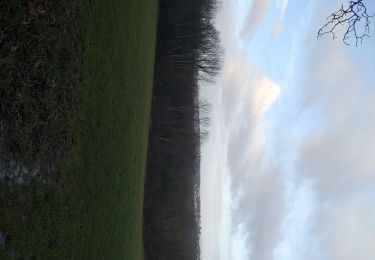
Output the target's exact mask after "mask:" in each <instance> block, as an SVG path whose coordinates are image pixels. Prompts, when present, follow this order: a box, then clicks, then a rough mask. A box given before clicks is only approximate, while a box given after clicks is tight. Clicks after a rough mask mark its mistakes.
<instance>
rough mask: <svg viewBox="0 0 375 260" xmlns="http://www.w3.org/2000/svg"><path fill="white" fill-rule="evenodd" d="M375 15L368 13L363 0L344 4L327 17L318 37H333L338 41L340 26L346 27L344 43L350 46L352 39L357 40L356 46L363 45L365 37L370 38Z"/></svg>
mask: <svg viewBox="0 0 375 260" xmlns="http://www.w3.org/2000/svg"><path fill="white" fill-rule="evenodd" d="M373 16H374V15H369V14H368V13H367V8H366V5H365V4H364V3H363V0H356V1H349V2H348V3H347V4H344V3H342V4H341V7H340V9H338V10H337V11H335V12H334V13H332V14H331V15H330V16H328V17H327V22H326V23H325V24H324V25H323V26H322V27H321V28H320V29H319V31H318V35H317V37H318V38H319V37H321V36H323V35H326V34H328V35H331V36H332V39H336V38H337V36H336V30H337V28H338V27H340V26H346V31H345V34H344V36H343V38H342V41H343V42H344V43H345V44H346V45H350V44H349V42H348V41H349V39H350V38H351V37H354V38H355V44H356V46H358V43H360V44H362V42H363V39H364V38H365V37H369V33H370V23H371V21H370V18H372V17H373Z"/></svg>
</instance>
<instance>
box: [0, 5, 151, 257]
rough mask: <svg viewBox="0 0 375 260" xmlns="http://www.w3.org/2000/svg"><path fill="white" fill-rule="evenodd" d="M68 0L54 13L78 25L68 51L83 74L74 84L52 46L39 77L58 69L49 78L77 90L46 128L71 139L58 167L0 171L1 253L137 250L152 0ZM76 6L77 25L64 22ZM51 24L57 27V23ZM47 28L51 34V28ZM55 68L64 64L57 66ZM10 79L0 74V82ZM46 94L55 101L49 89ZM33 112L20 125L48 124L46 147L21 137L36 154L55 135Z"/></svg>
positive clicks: (138, 253) (121, 253)
mask: <svg viewBox="0 0 375 260" xmlns="http://www.w3.org/2000/svg"><path fill="white" fill-rule="evenodd" d="M12 1H13V0H12ZM36 2H38V1H36ZM40 2H41V1H40ZM73 2H74V1H62V2H61V3H62V5H64V4H66V6H65V7H66V9H64V12H65V13H63V14H61V15H62V16H63V17H64V15H66V17H65V18H66V22H67V24H66V28H68V27H69V26H70V27H69V28H76V30H79V34H80V35H82V39H81V43H80V46H81V47H82V48H81V51H79V52H76V54H77V55H80V56H79V59H74V56H72V58H71V59H69V61H72V62H73V64H72V66H73V67H74V66H77V64H78V63H79V66H77V67H78V68H79V71H80V72H79V73H78V74H79V75H80V77H81V80H80V81H79V83H77V84H75V85H74V84H73V83H74V82H78V80H76V79H74V80H72V81H69V80H68V79H69V77H77V73H70V71H69V66H66V65H65V67H64V66H62V65H61V64H60V63H61V59H59V58H58V57H59V56H58V55H57V58H56V59H50V60H49V63H46V68H47V67H49V66H56V67H58V68H59V69H60V72H59V73H55V74H53V73H52V74H51V75H49V74H48V75H47V76H46V78H47V79H50V78H51V77H54V75H56V74H57V75H59V77H60V78H61V79H59V80H58V81H57V83H59V82H63V83H64V82H69V84H68V83H67V84H65V85H64V84H63V83H61V88H63V87H64V86H69V87H72V89H73V90H72V93H73V95H74V96H75V97H76V102H75V103H74V102H73V101H69V102H71V103H66V104H64V105H65V106H66V107H67V108H66V111H69V112H66V113H65V112H64V113H65V114H64V116H65V117H64V118H65V119H64V120H62V121H59V123H56V124H55V125H53V127H54V128H57V129H52V130H49V131H55V132H57V133H59V129H65V130H64V134H63V135H62V137H61V138H62V139H61V140H72V143H71V144H70V145H68V146H67V147H68V148H64V149H66V150H67V152H64V153H56V154H64V157H58V158H59V159H58V160H59V165H60V170H59V171H58V173H55V174H53V176H52V175H51V176H48V175H47V174H44V175H42V176H41V177H38V178H34V179H32V180H31V181H30V182H29V184H27V185H15V184H9V183H7V181H6V180H1V181H0V182H1V186H0V189H1V190H0V191H1V192H0V196H1V197H0V198H1V201H0V231H1V232H3V233H5V234H7V235H8V239H7V243H6V244H5V245H3V246H2V247H0V258H1V259H3V258H5V259H6V258H10V257H12V256H18V257H21V258H22V259H32V258H34V259H141V258H142V256H143V244H142V209H143V184H144V173H145V163H146V152H147V140H148V129H149V120H150V107H151V104H150V103H151V94H152V79H153V64H154V49H155V42H156V38H155V37H156V21H157V3H156V1H154V0H112V1H102V0H84V1H83V2H82V3H81V5H79V7H77V5H75V4H71V3H73ZM69 8H73V9H72V10H69ZM74 8H79V10H78V11H79V12H80V14H81V19H80V20H79V22H78V25H79V26H75V25H77V24H69V23H70V22H69V21H72V22H71V23H76V22H77V21H76V20H74V19H69V16H70V15H71V14H74V13H76V11H77V10H74ZM20 15H21V14H20ZM47 21H50V20H47ZM41 23H43V21H42V22H41ZM68 25H69V26H68ZM47 28H48V26H47ZM59 28H60V29H59V30H61V31H64V26H63V27H59ZM74 33H75V32H74V31H73V32H72V34H74ZM51 34H52V35H54V34H56V35H58V34H57V31H55V32H52V33H51ZM72 34H68V35H72ZM65 40H70V38H69V37H67V38H66V39H65ZM38 41H39V42H41V43H43V41H46V40H43V39H39V40H38ZM61 41H62V42H63V41H64V38H62V37H60V38H56V39H55V40H54V41H50V42H44V43H45V44H49V45H48V46H47V47H48V48H49V50H51V53H59V46H60V45H59V44H57V43H60V42H61ZM55 43H56V44H55ZM48 48H47V49H48ZM60 50H61V49H60ZM61 55H63V54H61ZM52 56H53V55H52ZM45 60H46V59H42V61H45ZM13 62H14V61H13ZM16 62H17V59H16ZM10 64H12V61H10ZM16 65H17V64H15V67H17V66H16ZM52 68H53V67H52ZM61 68H65V69H67V70H68V72H66V71H65V73H64V70H63V69H61ZM52 71H53V69H52ZM56 71H57V70H55V72H56ZM12 79H13V78H12V77H10V80H12ZM72 82H73V83H72ZM8 83H9V82H5V83H4V82H2V83H1V84H2V85H1V88H3V86H6V85H7V84H8ZM72 84H73V85H72ZM26 86H27V85H26ZM51 92H53V91H51ZM51 95H52V94H51ZM15 96H16V94H15ZM47 96H48V95H47ZM1 98H2V99H3V100H5V99H7V98H8V96H7V95H6V94H3V96H1ZM10 100H11V99H10ZM47 100H48V101H45V102H54V99H47ZM72 100H73V99H72ZM12 102H13V101H12ZM30 102H32V100H31V101H30ZM26 105H27V104H26ZM69 105H71V106H69ZM65 106H64V107H65ZM26 108H28V107H26ZM26 110H27V109H26ZM57 110H58V108H56V111H57ZM41 111H43V110H42V109H41ZM51 111H52V112H51V113H53V111H54V110H53V109H51ZM38 113H39V112H38V111H37V112H35V115H39V114H38ZM55 114H57V115H59V113H57V112H56V113H55ZM25 118H26V119H27V115H25ZM30 121H31V120H30ZM27 122H28V121H27ZM41 122H42V123H41V125H42V128H41V127H40V126H39V128H38V126H34V125H32V126H30V125H27V124H26V126H25V127H27V129H32V130H30V131H29V132H33V131H37V130H38V129H39V130H41V129H43V131H46V135H45V137H43V138H44V139H43V138H42V139H41V140H42V141H44V144H40V145H44V150H43V149H39V146H38V144H34V143H32V145H29V144H28V143H27V142H28V141H27V140H29V139H27V138H26V137H25V138H24V139H25V140H26V141H25V142H26V143H27V144H28V145H29V146H30V147H36V148H38V149H36V148H30V150H26V152H29V153H32V151H34V150H35V149H36V150H38V151H42V152H40V154H41V157H42V158H48V151H51V149H52V148H51V147H52V145H51V143H54V142H53V140H50V139H49V138H53V137H49V134H48V133H50V132H49V131H47V130H46V125H45V124H44V123H43V122H44V121H41ZM21 123H22V122H21ZM20 125H22V124H20ZM22 126H23V125H22ZM21 130H22V131H21ZM21 130H19V129H18V128H16V127H15V128H14V129H13V133H14V132H15V131H19V133H18V135H20V136H22V135H23V133H24V129H21ZM10 133H12V132H10ZM56 138H57V137H56ZM29 141H30V140H29ZM39 142H40V141H39ZM27 147H28V146H27ZM43 151H45V152H43ZM17 156H19V157H20V158H21V159H22V160H24V161H30V160H31V159H33V155H32V154H31V155H30V154H26V155H24V154H22V152H19V153H18V155H17ZM15 158H16V159H17V157H15ZM24 158H26V159H24ZM49 159H50V158H49ZM49 179H53V183H54V184H53V185H52V187H53V188H51V187H50V186H48V184H46V180H49Z"/></svg>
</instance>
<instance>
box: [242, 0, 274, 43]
mask: <svg viewBox="0 0 375 260" xmlns="http://www.w3.org/2000/svg"><path fill="white" fill-rule="evenodd" d="M267 7H268V0H254V1H253V3H252V5H251V8H250V10H249V12H248V13H247V15H246V17H245V20H244V22H243V24H242V30H241V33H240V36H241V37H245V38H250V37H251V36H252V35H253V34H254V32H255V31H256V29H257V27H258V26H259V24H260V23H261V21H262V20H263V18H264V16H265V15H266V13H267Z"/></svg>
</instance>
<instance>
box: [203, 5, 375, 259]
mask: <svg viewBox="0 0 375 260" xmlns="http://www.w3.org/2000/svg"><path fill="white" fill-rule="evenodd" d="M244 7H247V8H244ZM335 7H337V2H336V1H325V0H310V1H292V0H290V1H287V0H274V1H271V0H269V1H264V0H253V1H250V4H248V2H247V1H235V0H225V1H224V3H223V8H222V10H221V11H220V14H219V17H218V27H219V29H220V31H221V32H222V38H223V43H224V47H225V49H226V57H225V66H224V69H223V73H222V75H221V77H220V79H219V80H218V82H217V84H215V85H214V86H210V87H209V88H205V89H204V90H203V91H202V95H203V96H204V97H207V98H208V99H209V100H210V101H211V102H212V103H213V111H212V121H213V126H212V130H211V138H210V141H209V142H208V143H207V144H206V145H205V147H203V150H202V153H203V161H202V173H201V175H202V181H201V183H202V184H201V189H202V192H201V194H202V198H201V199H202V232H203V234H202V244H201V245H202V258H203V259H204V260H211V259H236V260H237V259H238V260H242V259H255V260H258V259H259V260H267V259H293V260H294V259H338V260H346V259H348V260H349V259H363V260H366V259H374V255H375V206H374V200H375V160H374V158H375V138H374V136H373V135H374V133H375V116H374V113H375V112H374V111H375V102H374V100H375V78H373V74H374V72H375V50H374V49H375V40H374V37H375V36H373V37H372V38H369V39H366V42H364V45H363V46H360V47H358V48H355V47H354V46H353V47H347V46H345V45H343V44H342V43H341V42H340V41H332V40H331V39H328V38H327V39H321V40H319V41H317V40H316V38H315V34H316V31H317V28H319V25H320V23H321V22H323V21H324V16H325V14H329V13H330V12H332V10H333V8H335ZM369 8H372V9H371V10H374V12H375V3H373V4H371V3H369ZM275 27H277V29H275ZM231 28H232V29H231ZM275 31H276V32H275ZM236 32H241V33H239V34H237V33H236Z"/></svg>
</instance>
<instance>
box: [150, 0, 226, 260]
mask: <svg viewBox="0 0 375 260" xmlns="http://www.w3.org/2000/svg"><path fill="white" fill-rule="evenodd" d="M217 8H218V3H217V2H216V0H192V1H182V0H180V1H177V0H160V1H159V20H158V39H157V46H156V61H155V76H154V89H153V100H152V114H151V118H152V119H151V127H150V136H149V151H148V164H147V173H146V183H145V200H144V234H143V236H144V246H145V257H146V259H181V260H182V259H199V258H200V248H199V237H200V198H199V189H200V182H199V180H200V145H201V142H202V141H203V140H204V139H205V138H207V136H208V133H207V131H206V129H207V126H208V125H209V117H208V111H209V109H210V105H209V104H208V103H207V102H206V101H203V100H200V99H199V82H201V81H209V82H212V81H213V80H214V79H215V77H216V76H217V75H218V73H219V72H220V68H221V63H222V48H221V45H220V40H219V33H218V31H217V30H216V28H215V27H214V25H213V19H214V15H215V13H216V10H217Z"/></svg>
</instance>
